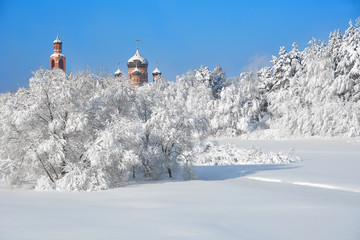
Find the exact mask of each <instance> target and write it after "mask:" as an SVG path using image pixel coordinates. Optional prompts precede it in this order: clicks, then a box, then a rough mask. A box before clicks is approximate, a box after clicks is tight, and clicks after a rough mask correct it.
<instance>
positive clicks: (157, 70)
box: [152, 67, 161, 74]
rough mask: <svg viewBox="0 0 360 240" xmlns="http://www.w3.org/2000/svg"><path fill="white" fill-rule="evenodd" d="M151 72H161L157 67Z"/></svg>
mask: <svg viewBox="0 0 360 240" xmlns="http://www.w3.org/2000/svg"><path fill="white" fill-rule="evenodd" d="M152 73H153V74H158V73H161V72H160V70H159V69H158V67H156V68H155V70H154V71H153V72H152Z"/></svg>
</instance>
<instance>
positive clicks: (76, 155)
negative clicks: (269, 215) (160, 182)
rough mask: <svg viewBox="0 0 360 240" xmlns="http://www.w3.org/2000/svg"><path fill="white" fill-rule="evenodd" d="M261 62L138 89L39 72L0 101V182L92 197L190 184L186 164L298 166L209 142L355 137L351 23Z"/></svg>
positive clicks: (358, 90) (358, 84) (355, 28)
mask: <svg viewBox="0 0 360 240" xmlns="http://www.w3.org/2000/svg"><path fill="white" fill-rule="evenodd" d="M271 63H272V67H266V68H262V69H260V70H258V71H254V72H247V73H243V74H241V75H240V77H239V78H237V79H236V80H234V79H233V78H231V80H230V79H227V78H226V74H225V72H224V71H223V70H222V68H221V67H216V68H215V69H214V70H210V69H208V68H207V67H203V66H202V67H201V68H200V69H197V70H191V71H189V72H187V73H186V74H183V75H182V76H179V77H178V78H177V79H176V81H175V82H171V81H165V80H159V81H158V82H155V83H150V84H147V85H144V86H142V87H139V88H134V87H133V86H132V85H130V84H129V83H128V81H127V79H126V78H125V77H123V78H122V79H120V80H119V79H115V78H113V77H112V76H110V75H106V74H105V75H103V74H94V73H91V72H90V71H83V72H80V73H70V74H67V75H66V74H65V73H64V72H62V71H61V70H53V71H49V70H45V69H39V70H37V71H36V72H34V76H33V77H32V78H31V79H30V80H29V88H21V89H19V90H18V91H16V92H14V93H6V94H2V95H1V96H0V113H1V114H0V146H1V149H0V158H1V160H0V178H5V179H6V180H7V182H8V183H10V184H13V185H16V184H22V183H26V182H34V183H35V184H36V188H37V189H45V190H46V189H58V190H67V191H73V190H101V189H108V188H114V187H119V186H122V185H123V184H124V183H126V182H127V181H129V180H130V181H133V180H137V179H141V180H152V179H160V178H163V177H169V178H174V177H176V178H183V179H192V178H194V177H195V176H194V174H193V166H194V165H197V164H205V165H206V164H214V165H215V164H216V165H225V164H237V161H238V160H239V159H240V160H239V161H240V162H241V163H243V162H244V161H243V160H241V159H244V158H245V159H252V158H254V156H259V158H257V159H263V162H264V163H282V162H291V161H297V158H296V157H294V156H293V155H292V154H291V153H288V154H287V153H282V154H274V153H270V154H265V153H263V152H262V151H261V150H260V149H244V150H241V149H237V148H235V147H232V146H229V147H227V148H223V149H220V148H219V147H216V146H213V145H211V144H206V143H203V141H204V140H206V138H208V137H211V136H238V135H247V136H248V137H259V136H261V137H269V138H271V137H282V136H285V137H291V136H341V137H342V136H346V137H356V136H360V101H359V100H360V18H359V19H358V20H357V22H356V24H353V23H352V22H350V26H349V28H348V29H347V30H346V31H345V32H344V33H341V32H340V31H334V32H333V33H331V34H330V37H329V40H328V41H327V42H325V41H318V40H316V39H312V40H311V41H310V42H309V46H308V47H307V48H306V49H304V50H303V51H300V50H299V49H298V48H297V45H296V43H294V44H293V49H292V50H291V51H289V52H288V51H286V50H285V48H284V47H281V48H280V52H279V56H277V57H273V60H272V61H271ZM211 151H213V153H214V154H212V152H211ZM219 151H222V154H221V158H223V159H225V160H224V161H222V160H221V159H219V158H216V157H214V156H215V155H216V154H215V153H218V152H219ZM246 154H247V155H246ZM234 155H235V156H239V157H233V156H234ZM231 156H232V157H231ZM241 156H245V157H243V158H241ZM234 159H236V161H235V160H234ZM257 163H262V162H256V161H253V162H251V164H257ZM239 164H240V163H239Z"/></svg>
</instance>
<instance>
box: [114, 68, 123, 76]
mask: <svg viewBox="0 0 360 240" xmlns="http://www.w3.org/2000/svg"><path fill="white" fill-rule="evenodd" d="M114 74H115V75H119V74H122V71H120V69H118V70H117V71H116V72H115V73H114Z"/></svg>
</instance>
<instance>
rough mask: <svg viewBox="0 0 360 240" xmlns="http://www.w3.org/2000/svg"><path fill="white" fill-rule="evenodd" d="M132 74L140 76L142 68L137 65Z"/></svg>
mask: <svg viewBox="0 0 360 240" xmlns="http://www.w3.org/2000/svg"><path fill="white" fill-rule="evenodd" d="M131 74H132V75H133V76H139V75H141V72H140V70H139V69H138V68H137V66H136V67H135V69H134V70H133V71H132V72H131Z"/></svg>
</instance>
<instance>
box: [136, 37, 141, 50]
mask: <svg viewBox="0 0 360 240" xmlns="http://www.w3.org/2000/svg"><path fill="white" fill-rule="evenodd" d="M139 41H140V40H139V39H138V38H137V39H136V42H137V43H136V49H137V50H139Z"/></svg>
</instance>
